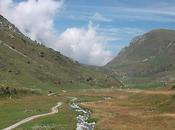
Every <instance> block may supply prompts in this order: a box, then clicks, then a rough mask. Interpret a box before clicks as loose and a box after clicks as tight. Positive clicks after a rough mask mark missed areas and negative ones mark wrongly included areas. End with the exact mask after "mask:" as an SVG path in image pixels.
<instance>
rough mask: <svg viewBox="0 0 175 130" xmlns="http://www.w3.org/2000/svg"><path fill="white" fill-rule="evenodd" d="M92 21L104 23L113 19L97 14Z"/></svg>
mask: <svg viewBox="0 0 175 130" xmlns="http://www.w3.org/2000/svg"><path fill="white" fill-rule="evenodd" d="M92 20H95V21H102V22H111V21H112V19H109V18H107V17H105V16H103V15H101V14H100V13H98V12H96V13H95V14H94V15H93V16H92Z"/></svg>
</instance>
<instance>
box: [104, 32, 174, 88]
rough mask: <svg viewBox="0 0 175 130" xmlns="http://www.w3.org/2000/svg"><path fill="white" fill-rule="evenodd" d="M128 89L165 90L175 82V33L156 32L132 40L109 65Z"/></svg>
mask: <svg viewBox="0 0 175 130" xmlns="http://www.w3.org/2000/svg"><path fill="white" fill-rule="evenodd" d="M107 67H109V68H112V69H113V71H114V72H115V73H116V74H117V75H118V77H119V78H120V79H121V80H122V81H123V82H124V83H125V84H128V85H131V86H137V85H138V86H139V85H140V86H150V87H154V86H160V85H163V86H167V84H173V83H174V82H175V31H174V30H165V29H157V30H153V31H150V32H148V33H146V34H144V35H142V36H138V37H136V38H134V39H133V41H132V42H131V43H130V45H129V46H128V47H125V48H124V49H123V50H122V51H121V52H120V53H119V55H118V56H117V57H116V58H115V59H114V60H112V61H111V62H110V63H108V65H107Z"/></svg>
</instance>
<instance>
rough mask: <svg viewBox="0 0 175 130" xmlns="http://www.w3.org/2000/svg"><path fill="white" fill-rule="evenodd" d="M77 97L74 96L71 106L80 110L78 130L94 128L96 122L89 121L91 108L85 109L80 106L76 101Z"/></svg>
mask: <svg viewBox="0 0 175 130" xmlns="http://www.w3.org/2000/svg"><path fill="white" fill-rule="evenodd" d="M76 100H77V98H72V100H71V102H72V103H71V104H70V107H71V108H73V109H74V110H75V111H76V112H79V113H81V114H79V115H78V116H77V128H76V130H93V129H94V128H95V124H96V123H95V122H92V123H89V122H87V120H88V119H89V117H90V115H91V112H90V111H89V110H85V109H83V108H81V107H80V106H79V104H78V103H75V101H76Z"/></svg>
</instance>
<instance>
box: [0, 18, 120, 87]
mask: <svg viewBox="0 0 175 130" xmlns="http://www.w3.org/2000/svg"><path fill="white" fill-rule="evenodd" d="M111 86H119V82H118V81H117V80H116V79H114V78H113V77H111V76H110V74H107V73H106V72H103V71H102V70H101V69H100V68H98V67H89V66H85V65H81V64H79V63H78V62H77V61H74V60H71V59H70V58H68V57H65V56H63V55H62V54H60V53H59V52H57V51H54V50H53V49H51V48H47V47H46V46H44V45H42V44H39V43H37V42H36V41H32V40H31V39H30V38H28V37H26V36H25V35H23V34H22V33H21V32H20V31H19V30H18V29H17V28H16V27H15V26H14V25H13V24H11V23H10V22H8V20H6V19H5V18H4V17H3V16H0V87H13V88H30V89H40V90H54V89H55V90H56V89H74V88H93V87H111Z"/></svg>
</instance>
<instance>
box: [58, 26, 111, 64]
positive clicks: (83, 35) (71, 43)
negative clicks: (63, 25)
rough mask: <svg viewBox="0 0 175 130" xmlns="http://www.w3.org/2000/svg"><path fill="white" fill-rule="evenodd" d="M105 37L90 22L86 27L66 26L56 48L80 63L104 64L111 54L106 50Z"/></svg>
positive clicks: (106, 39)
mask: <svg viewBox="0 0 175 130" xmlns="http://www.w3.org/2000/svg"><path fill="white" fill-rule="evenodd" d="M107 41H108V38H107V37H104V36H100V35H98V34H97V33H96V28H95V27H94V26H92V24H91V23H90V24H89V26H88V28H87V29H85V28H75V27H74V28H68V29H67V30H66V31H65V32H63V33H62V34H61V35H60V37H59V38H58V40H57V44H56V45H55V47H56V48H59V49H60V51H61V52H62V53H63V54H65V55H67V56H69V57H72V58H74V59H77V60H78V61H81V62H82V63H88V64H93V65H105V64H106V63H107V62H109V61H110V60H111V59H112V58H113V55H112V53H111V52H110V51H107V50H106V49H105V48H106V47H105V44H106V42H107Z"/></svg>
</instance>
